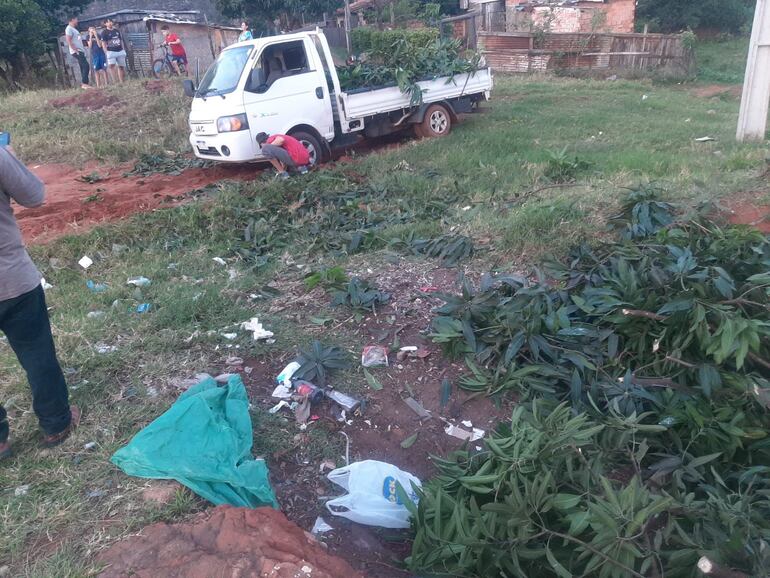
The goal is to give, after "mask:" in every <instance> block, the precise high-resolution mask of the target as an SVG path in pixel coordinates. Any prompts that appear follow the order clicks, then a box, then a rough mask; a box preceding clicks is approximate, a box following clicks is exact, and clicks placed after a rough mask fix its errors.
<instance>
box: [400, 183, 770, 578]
mask: <svg viewBox="0 0 770 578" xmlns="http://www.w3.org/2000/svg"><path fill="white" fill-rule="evenodd" d="M614 223H615V224H616V226H617V228H618V230H619V233H620V235H621V237H622V239H621V240H620V241H616V242H608V243H605V244H603V245H600V246H598V247H596V248H590V247H585V246H584V247H579V248H577V249H575V251H574V252H573V253H572V254H571V255H570V258H569V259H568V260H567V262H566V263H560V262H555V261H552V262H550V263H547V264H546V270H547V271H548V273H549V277H546V275H545V274H544V273H542V272H537V273H536V275H535V276H533V278H525V277H521V276H515V275H514V276H507V277H505V276H498V277H492V276H485V277H484V278H483V279H482V280H481V283H480V286H479V287H478V288H475V287H473V286H472V285H471V284H470V283H469V282H468V281H467V280H466V281H464V283H463V291H462V293H461V295H444V296H443V299H444V301H445V305H443V306H442V307H440V308H439V309H438V310H437V311H436V312H437V314H438V316H437V317H436V318H435V319H434V322H433V339H434V340H435V341H436V342H438V343H441V344H442V346H443V347H444V349H445V351H447V353H449V354H452V355H467V356H468V359H469V366H470V368H471V370H472V373H471V375H468V376H465V377H464V378H462V379H461V380H460V382H459V385H460V387H462V388H464V389H467V390H469V391H472V392H478V393H487V394H488V395H494V394H498V393H501V392H504V391H513V392H515V393H516V395H517V396H518V397H519V398H520V400H521V401H522V402H523V403H525V404H527V403H531V404H532V406H531V407H532V410H531V411H532V414H531V415H528V414H526V413H524V412H525V410H523V409H519V410H517V413H515V414H514V424H513V426H512V429H511V430H509V429H508V428H505V429H504V430H501V431H498V432H496V433H495V434H494V435H493V436H492V439H491V440H489V441H488V442H487V447H486V450H485V451H484V452H482V453H481V454H479V455H477V456H472V455H470V454H469V453H468V452H460V453H458V454H453V456H450V458H449V459H448V460H445V461H441V460H438V461H437V464H438V465H439V467H440V469H441V470H442V475H441V476H439V478H437V480H435V481H434V482H432V483H431V484H429V485H428V486H427V488H426V490H425V495H424V496H423V500H422V501H421V502H420V506H419V511H418V512H417V518H416V519H417V531H418V537H417V539H416V541H415V549H414V551H413V556H412V568H413V569H415V570H418V569H419V570H427V569H433V570H438V569H441V570H442V571H450V572H452V573H457V574H460V575H464V576H469V575H473V576H497V575H512V576H530V575H534V574H533V572H534V570H533V568H534V566H532V564H539V565H543V564H547V565H548V566H549V567H550V571H549V572H547V573H543V574H538V575H544V576H545V575H547V576H551V575H554V576H557V575H558V576H566V575H569V574H572V575H597V576H630V575H635V576H640V575H641V576H648V575H651V573H652V571H653V570H654V572H656V573H658V574H659V573H660V572H661V571H662V570H665V573H666V576H692V575H693V572H694V564H695V562H696V561H697V559H698V557H699V555H700V553H702V552H709V553H710V555H711V556H712V557H714V558H715V559H716V560H717V561H719V562H721V563H725V564H727V565H728V566H733V567H738V568H741V569H743V570H744V571H747V572H749V575H751V576H759V575H762V574H761V571H763V569H766V568H767V567H768V566H767V564H768V560H769V558H770V554H769V553H768V551H767V547H766V546H762V540H765V541H766V540H767V539H768V537H770V518H768V515H769V514H770V500H769V499H768V496H770V492H768V490H769V489H770V486H769V484H768V481H767V480H768V477H767V475H766V474H767V472H768V471H770V467H768V466H766V464H768V463H769V461H768V460H770V437H769V436H768V433H770V432H769V431H768V421H767V417H766V416H767V409H768V407H770V380H768V377H770V371H768V367H770V365H769V364H768V362H767V361H766V360H767V359H768V358H770V274H768V270H770V240H768V238H766V237H764V236H763V235H761V234H760V233H758V232H756V231H754V230H750V229H745V228H740V227H727V228H721V227H720V226H718V225H716V224H715V223H713V222H710V221H708V220H706V219H703V218H697V219H695V220H678V219H677V218H676V217H675V215H674V214H673V207H672V206H671V205H669V204H667V203H663V202H660V201H658V200H656V199H655V195H654V190H651V189H649V188H647V189H642V190H639V191H635V192H633V193H632V194H631V196H630V200H629V202H628V203H627V204H626V205H625V206H624V209H623V212H622V213H621V214H620V215H618V217H617V218H616V219H615V220H614ZM543 398H544V399H545V401H538V400H542V399H543ZM558 403H562V404H563V403H567V404H569V405H570V406H571V413H570V411H569V410H568V409H567V406H564V405H562V406H560V407H559V408H557V409H555V410H554V411H553V413H549V412H550V408H553V407H555V406H556V404H558ZM541 404H544V405H541ZM543 407H547V408H549V409H547V410H542V409H541V408H543ZM541 411H542V414H541V413H540V412H541ZM578 414H579V415H578ZM575 415H577V417H574V416H575ZM538 416H541V417H538ZM542 416H547V417H542ZM548 420H555V421H557V422H558V423H559V424H560V425H559V426H558V427H556V425H555V423H554V422H549V421H548ZM530 426H531V427H530ZM582 430H585V431H587V432H589V433H590V436H589V435H588V434H587V433H585V431H584V432H583V434H584V436H585V439H590V440H591V441H590V442H587V445H586V446H584V447H581V443H582V442H581V440H583V439H584V437H582V436H581V434H580V433H578V432H580V431H582ZM560 440H569V441H568V442H561V441H560ZM551 443H553V444H557V445H556V448H553V449H552V448H551V447H550V446H549V444H551ZM559 443H564V444H565V445H562V446H559V445H558V444H559ZM511 464H515V465H516V467H512V465H511ZM621 473H622V476H621ZM619 476H620V477H622V478H623V483H612V482H611V481H608V480H613V479H618V480H619ZM619 481H620V480H619ZM661 512H665V515H664V516H660V517H657V514H660V513H661ZM730 512H733V514H731V513H730ZM736 512H740V513H736ZM733 515H734V516H735V517H733ZM439 519H440V521H439ZM727 520H730V522H728V521H727ZM726 526H729V529H728V528H726ZM439 528H443V530H444V532H445V533H442V532H441V531H440V530H439ZM565 536H566V537H565ZM557 538H558V539H557ZM501 544H506V546H507V547H506V548H503V550H504V551H505V552H507V554H508V556H500V555H497V554H496V552H497V551H498V550H500V545H501ZM594 572H595V574H594ZM634 573H635V574H634Z"/></svg>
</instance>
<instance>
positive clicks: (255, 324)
mask: <svg viewBox="0 0 770 578" xmlns="http://www.w3.org/2000/svg"><path fill="white" fill-rule="evenodd" d="M241 329H245V330H246V331H251V332H252V334H253V336H254V341H259V340H260V339H270V338H271V337H273V336H274V335H275V334H274V333H273V332H272V331H268V330H267V329H265V328H264V327H263V326H262V324H261V323H260V322H259V319H258V318H257V317H252V318H251V319H250V320H249V321H244V322H243V323H241Z"/></svg>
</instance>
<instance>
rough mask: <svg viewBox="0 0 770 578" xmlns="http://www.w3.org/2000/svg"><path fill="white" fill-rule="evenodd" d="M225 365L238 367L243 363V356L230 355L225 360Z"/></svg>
mask: <svg viewBox="0 0 770 578" xmlns="http://www.w3.org/2000/svg"><path fill="white" fill-rule="evenodd" d="M225 365H227V366H228V367H237V366H239V365H243V358H242V357H236V356H234V355H233V356H230V357H228V358H227V359H226V360H225Z"/></svg>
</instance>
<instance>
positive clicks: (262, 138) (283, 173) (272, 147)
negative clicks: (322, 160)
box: [257, 132, 310, 179]
mask: <svg viewBox="0 0 770 578" xmlns="http://www.w3.org/2000/svg"><path fill="white" fill-rule="evenodd" d="M257 144H258V145H259V147H260V148H261V149H262V156H263V157H265V158H266V159H267V160H269V161H270V164H271V165H273V168H275V171H276V173H277V174H276V176H277V177H278V178H281V179H288V178H289V172H292V173H300V174H303V175H304V174H305V173H307V171H308V169H307V165H309V164H310V154H308V152H307V149H306V148H305V146H304V145H303V144H302V143H301V142H299V141H298V140H297V139H295V138H294V137H292V136H289V135H285V134H274V135H268V134H267V133H266V132H261V133H259V134H258V135H257Z"/></svg>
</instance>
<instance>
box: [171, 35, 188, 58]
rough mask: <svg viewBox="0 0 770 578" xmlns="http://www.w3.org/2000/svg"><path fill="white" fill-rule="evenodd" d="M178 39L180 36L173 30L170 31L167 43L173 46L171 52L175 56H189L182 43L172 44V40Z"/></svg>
mask: <svg viewBox="0 0 770 578" xmlns="http://www.w3.org/2000/svg"><path fill="white" fill-rule="evenodd" d="M178 40H179V36H177V35H176V34H174V33H173V32H170V33H169V35H168V36H166V43H167V44H168V45H169V46H170V47H171V54H173V55H174V56H187V53H186V52H185V51H184V46H182V45H181V44H171V43H172V42H176V41H178Z"/></svg>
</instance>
